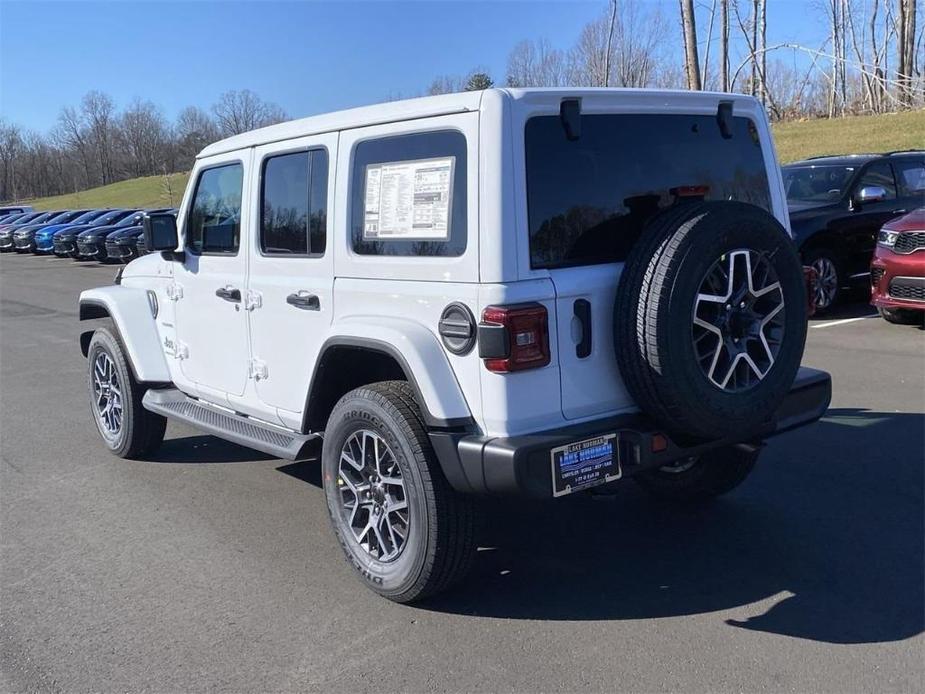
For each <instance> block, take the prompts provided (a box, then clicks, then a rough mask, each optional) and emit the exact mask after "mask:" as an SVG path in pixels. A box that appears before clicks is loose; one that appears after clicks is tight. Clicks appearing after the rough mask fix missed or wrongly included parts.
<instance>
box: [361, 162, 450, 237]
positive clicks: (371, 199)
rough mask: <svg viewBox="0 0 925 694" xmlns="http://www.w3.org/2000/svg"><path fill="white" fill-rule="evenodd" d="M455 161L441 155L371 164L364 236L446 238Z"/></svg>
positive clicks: (368, 170)
mask: <svg viewBox="0 0 925 694" xmlns="http://www.w3.org/2000/svg"><path fill="white" fill-rule="evenodd" d="M455 164H456V157H441V158H438V159H415V160H413V161H397V162H385V163H382V164H370V165H368V166H367V167H366V191H365V195H364V205H363V207H364V214H363V238H364V239H366V240H405V239H429V240H440V241H446V240H447V239H448V238H449V236H450V203H451V200H450V197H451V195H450V193H451V191H452V190H453V171H454V168H455Z"/></svg>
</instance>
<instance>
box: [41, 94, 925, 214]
mask: <svg viewBox="0 0 925 694" xmlns="http://www.w3.org/2000/svg"><path fill="white" fill-rule="evenodd" d="M773 131H774V140H775V142H776V143H777V154H778V156H779V157H780V160H781V162H782V163H787V162H790V161H795V160H797V159H803V158H805V157H812V156H818V155H821V154H851V153H860V152H888V151H891V150H899V149H922V148H925V111H909V112H906V113H890V114H885V115H881V116H849V117H847V118H837V119H833V120H827V119H814V120H804V121H792V122H789V123H779V124H777V125H774V126H773ZM187 178H189V173H188V172H187V173H175V174H170V176H167V177H165V176H149V177H147V178H135V179H132V180H129V181H122V182H120V183H113V184H111V185H108V186H102V187H100V188H92V189H90V190H85V191H82V192H80V193H73V194H71V195H56V196H54V197H50V198H40V199H38V200H32V201H27V202H30V203H31V204H32V205H33V206H35V208H36V209H40V210H52V209H66V208H80V207H168V206H171V207H175V206H177V205H179V204H180V199H181V198H182V197H183V189H184V188H185V187H186V180H187ZM168 181H169V186H168Z"/></svg>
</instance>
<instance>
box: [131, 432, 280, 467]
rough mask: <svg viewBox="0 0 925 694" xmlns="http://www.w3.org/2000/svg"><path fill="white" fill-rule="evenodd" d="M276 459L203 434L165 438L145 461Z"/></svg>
mask: <svg viewBox="0 0 925 694" xmlns="http://www.w3.org/2000/svg"><path fill="white" fill-rule="evenodd" d="M259 460H274V458H273V456H271V455H267V454H265V453H261V452H260V451H255V450H254V449H253V448H246V447H244V446H239V445H237V444H236V443H231V442H230V441H225V440H223V439H219V438H216V437H215V436H209V435H207V434H202V435H198V436H184V437H180V438H171V439H164V443H162V444H161V446H160V447H159V448H158V449H157V450H156V451H155V452H154V453H152V454H151V455H150V456H149V457H148V458H146V460H145V462H149V463H249V462H255V461H259Z"/></svg>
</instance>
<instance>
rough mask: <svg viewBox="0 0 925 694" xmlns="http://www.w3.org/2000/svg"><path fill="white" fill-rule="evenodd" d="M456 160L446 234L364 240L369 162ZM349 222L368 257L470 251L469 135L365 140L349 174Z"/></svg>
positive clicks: (452, 133) (446, 132) (450, 133)
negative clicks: (468, 207) (467, 156)
mask: <svg viewBox="0 0 925 694" xmlns="http://www.w3.org/2000/svg"><path fill="white" fill-rule="evenodd" d="M448 157H452V158H453V160H454V161H453V175H452V181H451V183H452V185H451V187H450V201H449V215H448V229H447V232H448V233H447V238H446V239H445V240H444V239H441V240H432V239H418V240H415V239H408V240H404V239H402V240H396V239H387V240H385V239H378V240H371V239H369V238H364V234H363V226H364V219H365V217H364V203H365V195H366V170H367V167H369V166H375V165H376V164H384V163H390V162H402V161H412V160H419V159H444V158H448ZM350 197H351V207H350V220H351V222H350V226H351V231H352V235H353V250H354V251H356V252H357V253H361V254H364V255H424V256H459V255H462V254H463V252H465V250H466V235H467V231H466V138H465V136H464V135H463V134H462V133H460V132H457V131H449V130H444V131H438V132H431V133H414V134H412V135H398V136H395V137H387V138H381V139H378V140H366V141H365V142H361V143H359V144H358V145H357V146H356V150H355V152H354V158H353V174H352V176H351V193H350Z"/></svg>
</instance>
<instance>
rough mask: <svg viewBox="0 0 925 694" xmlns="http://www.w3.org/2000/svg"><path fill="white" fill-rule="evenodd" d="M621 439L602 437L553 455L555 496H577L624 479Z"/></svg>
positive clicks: (573, 444)
mask: <svg viewBox="0 0 925 694" xmlns="http://www.w3.org/2000/svg"><path fill="white" fill-rule="evenodd" d="M618 442H619V435H618V434H617V433H616V432H614V433H612V434H601V435H599V436H593V437H591V438H587V439H582V440H580V441H572V442H571V443H567V444H565V445H564V446H557V447H556V448H553V449H552V450H550V451H549V462H550V466H551V472H552V495H553V496H554V497H560V496H565V495H567V494H573V493H575V492H577V491H580V490H582V489H588V488H590V487H597V486H598V485H601V484H607V483H608V482H614V481H616V480H618V479H620V478H621V477H623V466H622V465H621V462H620V455H619V451H620V447H619V446H618V445H617V444H618Z"/></svg>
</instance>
